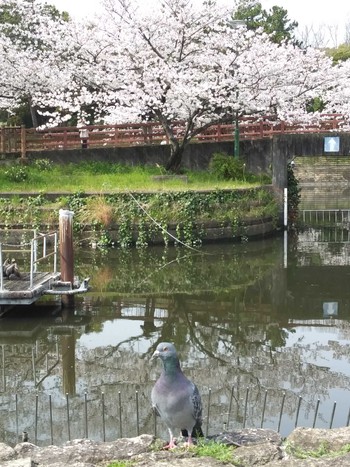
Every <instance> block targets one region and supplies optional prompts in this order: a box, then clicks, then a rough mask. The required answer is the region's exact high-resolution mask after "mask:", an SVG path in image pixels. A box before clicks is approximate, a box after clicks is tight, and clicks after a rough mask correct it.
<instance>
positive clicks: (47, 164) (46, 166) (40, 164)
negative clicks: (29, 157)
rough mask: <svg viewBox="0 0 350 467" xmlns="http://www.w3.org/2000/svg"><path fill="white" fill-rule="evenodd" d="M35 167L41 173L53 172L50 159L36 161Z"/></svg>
mask: <svg viewBox="0 0 350 467" xmlns="http://www.w3.org/2000/svg"><path fill="white" fill-rule="evenodd" d="M33 167H35V168H36V169H38V170H40V171H45V170H46V171H48V170H52V163H51V161H50V160H49V159H36V160H35V161H34V164H33Z"/></svg>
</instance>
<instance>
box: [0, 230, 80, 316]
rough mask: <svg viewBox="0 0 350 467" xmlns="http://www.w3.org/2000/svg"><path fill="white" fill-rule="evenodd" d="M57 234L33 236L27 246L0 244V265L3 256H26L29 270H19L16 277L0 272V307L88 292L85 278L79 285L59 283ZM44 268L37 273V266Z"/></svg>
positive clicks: (28, 303) (29, 303) (27, 303)
mask: <svg viewBox="0 0 350 467" xmlns="http://www.w3.org/2000/svg"><path fill="white" fill-rule="evenodd" d="M57 237H58V236H57V232H51V233H48V234H39V235H36V234H34V238H33V239H32V240H31V241H30V242H29V243H27V244H20V245H11V244H5V243H0V265H2V264H3V259H4V257H5V254H6V256H7V257H10V255H11V256H13V255H15V254H22V253H24V254H27V255H29V261H28V263H29V271H23V272H22V271H20V273H19V277H17V276H15V275H12V276H11V275H10V277H6V274H5V272H3V271H1V272H0V308H1V309H4V308H5V307H8V306H14V305H31V304H32V303H34V302H35V301H36V300H38V299H39V298H40V297H42V296H43V295H73V294H77V293H84V292H87V291H88V282H89V279H85V280H83V281H82V282H81V284H73V283H71V282H63V281H61V280H60V279H61V273H60V272H58V271H57V256H58V251H57V250H58V238H57ZM39 265H40V266H41V269H44V268H46V266H48V268H47V269H46V271H45V272H39V271H38V266H39Z"/></svg>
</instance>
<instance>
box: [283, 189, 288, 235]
mask: <svg viewBox="0 0 350 467" xmlns="http://www.w3.org/2000/svg"><path fill="white" fill-rule="evenodd" d="M283 213H284V219H283V225H284V227H285V228H287V227H288V188H285V189H284V192H283Z"/></svg>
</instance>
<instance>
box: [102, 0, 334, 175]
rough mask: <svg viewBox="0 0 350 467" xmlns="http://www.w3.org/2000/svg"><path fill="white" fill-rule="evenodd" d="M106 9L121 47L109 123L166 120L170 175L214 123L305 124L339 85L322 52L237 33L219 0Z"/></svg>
mask: <svg viewBox="0 0 350 467" xmlns="http://www.w3.org/2000/svg"><path fill="white" fill-rule="evenodd" d="M104 3H105V7H106V10H107V11H108V20H107V19H106V20H105V22H104V31H105V32H106V34H107V35H108V37H110V38H113V39H114V40H113V42H114V43H115V44H118V45H117V48H118V50H117V51H114V56H113V58H111V63H110V67H109V73H110V77H111V80H110V86H109V89H110V97H111V96H112V95H113V93H115V94H114V95H115V97H114V99H113V98H112V99H111V105H107V106H106V107H105V108H104V111H105V119H106V120H107V121H121V122H124V121H127V120H129V121H136V120H138V119H142V118H143V119H152V120H156V121H158V122H160V123H161V125H162V126H163V128H164V130H165V132H166V134H167V137H168V140H169V141H170V146H171V155H170V158H169V160H168V162H167V164H166V168H167V169H168V170H173V171H177V170H179V168H180V164H181V157H182V154H183V151H184V148H185V147H186V145H187V144H188V143H189V141H191V139H192V138H193V137H195V136H196V135H198V134H199V133H201V132H203V130H205V129H206V128H208V127H210V126H211V125H213V124H217V123H222V122H232V119H233V118H234V116H237V115H243V114H244V115H246V114H253V115H261V114H266V113H268V114H271V113H272V114H274V115H277V116H278V117H282V118H284V119H286V118H288V119H289V120H290V119H293V118H297V119H300V118H304V117H305V116H306V102H307V101H308V100H310V99H311V98H313V97H315V96H317V95H319V94H320V93H322V92H324V91H325V90H326V89H328V88H329V86H330V85H331V84H332V83H333V79H334V73H335V69H334V67H332V62H331V60H330V59H328V58H327V57H326V56H325V55H324V54H323V52H321V51H317V50H314V49H311V48H310V49H307V50H300V49H299V48H297V47H294V46H293V45H292V44H288V43H282V44H281V45H278V44H274V43H272V41H271V40H270V38H269V36H267V35H266V34H264V33H262V32H259V31H248V30H246V28H244V27H240V28H235V27H234V23H233V22H232V11H230V10H226V9H222V8H219V7H217V6H216V4H215V2H212V1H210V2H204V3H203V5H202V7H201V8H194V7H193V6H192V4H191V2H190V1H188V0H163V1H161V2H160V5H161V7H160V8H158V9H157V10H155V11H151V12H149V13H148V14H147V13H143V14H140V11H137V10H135V9H134V8H133V7H132V2H129V1H127V0H105V2H104ZM114 70H115V71H114ZM117 101H118V103H119V105H115V103H116V102H117ZM178 121H182V122H184V130H183V132H181V133H179V132H178V130H177V125H176V123H177V122H178Z"/></svg>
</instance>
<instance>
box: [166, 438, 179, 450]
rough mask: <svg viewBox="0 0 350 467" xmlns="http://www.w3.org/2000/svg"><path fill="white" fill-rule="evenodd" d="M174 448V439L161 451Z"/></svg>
mask: <svg viewBox="0 0 350 467" xmlns="http://www.w3.org/2000/svg"><path fill="white" fill-rule="evenodd" d="M175 448H176V444H175V440H174V439H171V440H170V441H169V444H166V445H165V446H164V447H163V449H175Z"/></svg>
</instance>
